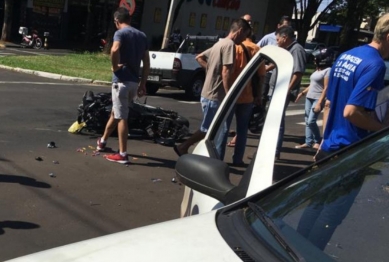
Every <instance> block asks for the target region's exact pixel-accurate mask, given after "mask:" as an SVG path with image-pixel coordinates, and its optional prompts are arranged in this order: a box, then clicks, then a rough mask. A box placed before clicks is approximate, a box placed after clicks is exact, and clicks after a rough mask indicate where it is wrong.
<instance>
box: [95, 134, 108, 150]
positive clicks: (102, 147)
mask: <svg viewBox="0 0 389 262" xmlns="http://www.w3.org/2000/svg"><path fill="white" fill-rule="evenodd" d="M100 140H101V137H100V138H99V139H97V151H104V150H105V146H106V145H107V143H106V142H104V143H101V142H100Z"/></svg>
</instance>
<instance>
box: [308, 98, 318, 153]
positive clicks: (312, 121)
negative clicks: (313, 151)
mask: <svg viewBox="0 0 389 262" xmlns="http://www.w3.org/2000/svg"><path fill="white" fill-rule="evenodd" d="M317 101H318V99H313V98H308V97H307V98H306V99H305V144H307V145H308V146H313V145H314V144H320V140H321V137H320V130H319V127H318V126H317V123H316V121H317V118H318V116H319V114H320V112H319V113H315V112H313V109H314V108H315V106H316V104H317Z"/></svg>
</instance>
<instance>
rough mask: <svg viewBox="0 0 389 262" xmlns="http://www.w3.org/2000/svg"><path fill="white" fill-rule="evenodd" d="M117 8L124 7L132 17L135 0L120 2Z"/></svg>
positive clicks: (122, 0) (121, 0)
mask: <svg viewBox="0 0 389 262" xmlns="http://www.w3.org/2000/svg"><path fill="white" fill-rule="evenodd" d="M119 7H125V8H127V10H128V11H130V15H132V14H133V13H134V11H135V0H120V3H119Z"/></svg>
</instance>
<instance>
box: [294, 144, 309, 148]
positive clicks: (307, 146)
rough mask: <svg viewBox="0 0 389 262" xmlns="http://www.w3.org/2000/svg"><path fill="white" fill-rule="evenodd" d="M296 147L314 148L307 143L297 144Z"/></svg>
mask: <svg viewBox="0 0 389 262" xmlns="http://www.w3.org/2000/svg"><path fill="white" fill-rule="evenodd" d="M294 148H297V149H301V148H312V147H311V146H309V145H307V144H302V145H298V146H295V147H294Z"/></svg>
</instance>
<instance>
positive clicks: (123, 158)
mask: <svg viewBox="0 0 389 262" xmlns="http://www.w3.org/2000/svg"><path fill="white" fill-rule="evenodd" d="M106 159H107V160H108V161H112V162H116V163H120V164H128V163H129V161H128V156H122V155H120V154H113V155H109V156H107V157H106Z"/></svg>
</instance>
